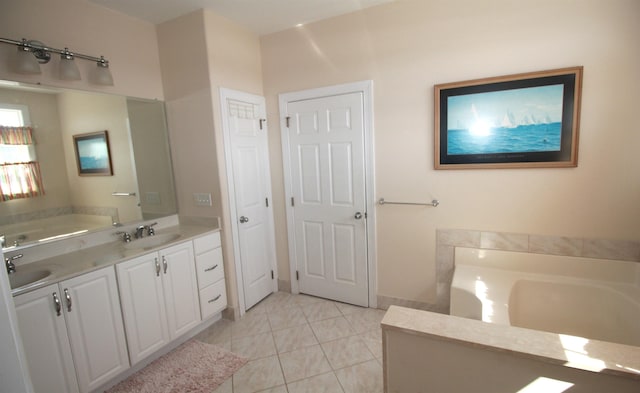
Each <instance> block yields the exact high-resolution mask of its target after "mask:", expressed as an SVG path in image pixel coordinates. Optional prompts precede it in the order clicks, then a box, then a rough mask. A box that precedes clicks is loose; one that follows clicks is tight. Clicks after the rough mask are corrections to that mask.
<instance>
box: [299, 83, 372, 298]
mask: <svg viewBox="0 0 640 393" xmlns="http://www.w3.org/2000/svg"><path fill="white" fill-rule="evenodd" d="M363 108H364V107H363V94H362V93H361V92H354V93H348V94H341V95H335V96H330V97H321V98H314V99H305V100H300V101H293V102H288V103H287V113H288V116H289V132H288V138H289V147H290V151H289V152H288V154H289V157H290V163H291V169H290V170H291V185H292V192H293V198H294V199H293V215H294V223H295V253H296V255H295V258H296V265H297V271H298V280H299V288H300V292H303V293H308V294H311V295H316V296H321V297H324V298H329V299H334V300H339V301H343V302H347V303H352V304H356V305H360V306H365V307H366V306H368V305H369V303H368V296H369V293H368V271H367V236H366V224H365V219H366V196H365V162H364V117H363V116H364V115H363V111H364V109H363Z"/></svg>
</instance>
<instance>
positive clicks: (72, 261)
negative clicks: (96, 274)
mask: <svg viewBox="0 0 640 393" xmlns="http://www.w3.org/2000/svg"><path fill="white" fill-rule="evenodd" d="M218 231H220V228H219V227H218V226H211V225H198V224H178V225H175V226H171V227H166V228H163V229H158V230H157V231H156V235H155V236H168V237H171V236H170V235H175V236H176V238H175V239H173V240H171V241H168V242H166V243H163V244H160V245H157V246H153V247H147V248H134V247H131V246H127V247H125V245H126V244H127V243H125V242H124V241H122V240H117V241H111V242H108V243H104V244H100V245H96V246H94V247H88V248H83V249H80V250H77V251H72V252H69V253H65V254H61V255H57V256H52V257H50V258H43V259H40V260H38V261H35V262H31V263H26V264H19V265H17V269H16V270H17V272H24V273H28V272H35V271H39V270H49V271H51V275H49V276H48V277H46V278H45V279H42V280H39V281H37V282H34V283H32V284H28V285H25V286H22V287H18V288H15V289H13V290H12V291H11V294H12V295H13V296H18V295H21V294H23V293H26V292H30V291H33V290H35V289H38V288H42V287H45V286H47V285H50V284H53V283H57V282H60V281H63V280H66V279H69V278H72V277H75V276H78V275H81V274H84V273H88V272H90V271H93V270H98V269H102V268H104V267H107V266H112V265H115V264H117V263H120V262H123V261H126V260H129V259H132V258H135V257H137V256H140V255H144V254H148V253H150V252H153V251H157V250H159V249H162V248H166V247H169V246H172V245H176V244H180V243H183V242H185V241H189V240H192V239H194V238H196V237H199V236H202V235H204V234H207V233H213V232H218ZM147 238H148V237H144V238H143V239H142V240H144V239H147ZM136 241H137V240H132V242H131V243H128V244H129V245H131V244H134V243H135V242H136ZM138 241H140V240H138Z"/></svg>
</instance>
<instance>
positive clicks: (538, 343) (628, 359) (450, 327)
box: [381, 306, 640, 386]
mask: <svg viewBox="0 0 640 393" xmlns="http://www.w3.org/2000/svg"><path fill="white" fill-rule="evenodd" d="M381 326H382V330H383V338H384V336H385V331H399V332H402V333H406V334H409V335H411V336H414V337H416V338H418V337H420V336H422V337H425V338H430V339H435V340H439V341H449V342H455V343H458V344H461V345H463V346H469V347H474V348H478V347H480V348H483V349H486V350H488V351H493V352H502V353H508V354H511V355H513V356H517V357H522V358H528V359H533V360H537V361H541V362H544V363H549V364H554V365H560V366H564V367H570V368H574V369H578V370H584V371H589V372H593V373H601V374H607V375H611V376H616V377H623V378H625V379H629V380H632V381H635V382H637V383H638V386H640V348H637V347H632V346H628V345H623V344H615V343H608V342H602V341H597V340H586V339H583V338H581V337H573V336H567V335H560V334H554V333H548V332H542V331H537V330H531V329H525V328H518V327H513V326H504V325H496V324H490V323H485V322H481V321H476V320H472V319H467V318H462V317H456V316H450V315H443V314H439V313H434V312H429V311H421V310H414V309H409V308H404V307H398V306H390V307H389V309H388V310H387V313H386V314H385V316H384V318H383V320H382V322H381ZM383 346H386V344H384V343H383ZM585 346H587V348H585ZM384 349H385V351H386V349H387V348H384ZM387 366H388V365H387V364H386V361H385V368H386V367H387Z"/></svg>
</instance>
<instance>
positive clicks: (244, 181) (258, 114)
mask: <svg viewBox="0 0 640 393" xmlns="http://www.w3.org/2000/svg"><path fill="white" fill-rule="evenodd" d="M230 96H231V97H230ZM232 97H233V98H232ZM223 110H224V111H225V116H226V125H227V129H226V132H227V134H226V136H227V137H228V139H227V141H226V143H227V147H228V149H227V152H228V153H230V156H231V167H232V168H231V169H232V179H230V180H232V182H233V184H232V187H230V188H232V189H233V194H234V195H233V197H234V201H235V218H236V220H235V223H234V225H233V226H234V228H235V229H236V234H237V238H238V247H237V250H239V254H240V255H239V258H240V261H241V266H242V286H243V288H244V291H243V295H244V305H245V307H244V308H245V310H247V309H249V308H251V307H252V306H253V305H255V304H256V303H258V302H259V301H260V300H262V299H263V298H265V297H266V296H267V295H269V294H270V293H272V292H273V291H274V289H275V286H274V265H275V237H274V233H273V213H272V211H271V187H270V182H271V180H270V172H269V156H268V140H267V126H266V121H264V120H263V119H262V117H264V113H265V104H264V98H262V97H257V96H252V95H249V94H237V93H236V94H233V92H230V93H229V95H227V98H226V100H225V102H224V103H223ZM237 257H238V256H237Z"/></svg>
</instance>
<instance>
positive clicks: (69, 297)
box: [64, 288, 71, 312]
mask: <svg viewBox="0 0 640 393" xmlns="http://www.w3.org/2000/svg"><path fill="white" fill-rule="evenodd" d="M64 297H65V299H67V311H68V312H71V295H70V294H69V289H67V288H65V289H64Z"/></svg>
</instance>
